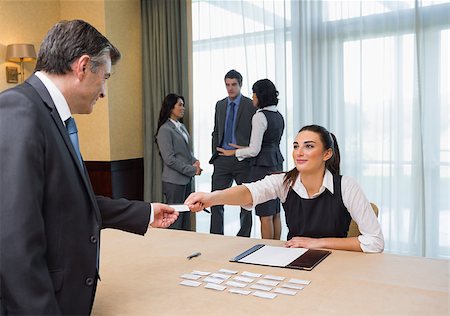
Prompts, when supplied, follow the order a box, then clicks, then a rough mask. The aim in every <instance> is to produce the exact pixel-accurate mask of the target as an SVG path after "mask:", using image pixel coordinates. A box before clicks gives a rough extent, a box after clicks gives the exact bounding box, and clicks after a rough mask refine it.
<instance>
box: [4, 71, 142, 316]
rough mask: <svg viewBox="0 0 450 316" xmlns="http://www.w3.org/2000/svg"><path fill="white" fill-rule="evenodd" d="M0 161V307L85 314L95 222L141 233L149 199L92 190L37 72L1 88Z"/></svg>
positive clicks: (92, 279) (93, 275) (93, 273)
mask: <svg viewBox="0 0 450 316" xmlns="http://www.w3.org/2000/svg"><path fill="white" fill-rule="evenodd" d="M0 168H1V169H0V171H1V172H0V206H1V208H0V216H1V217H0V222H1V223H0V228H1V230H0V277H1V280H0V281H1V287H0V289H1V292H0V314H27V315H28V314H29V315H51V314H61V313H62V314H71V315H85V314H89V313H90V311H91V307H92V302H93V298H94V294H95V288H96V284H97V269H96V262H97V255H98V254H97V249H98V248H97V247H98V243H99V242H100V229H101V228H118V229H122V230H126V231H129V232H134V233H138V234H144V233H145V232H146V230H147V227H148V222H149V216H150V206H149V204H148V203H145V202H140V201H134V202H131V201H127V200H124V199H120V200H112V199H109V198H106V197H99V196H95V195H94V193H93V190H92V187H91V184H90V181H89V178H88V175H87V173H86V171H85V170H83V169H82V168H81V167H80V164H79V163H78V160H77V156H76V154H75V151H74V149H73V146H72V143H71V141H70V139H69V136H68V134H67V132H66V128H65V127H64V125H63V123H62V121H61V119H60V117H59V114H58V112H57V110H56V108H55V105H54V103H53V101H52V99H51V97H50V95H49V93H48V91H47V89H46V88H45V86H44V85H43V84H42V82H41V81H40V80H39V79H38V78H37V77H36V76H35V75H33V76H31V78H30V79H28V80H27V81H26V82H25V83H24V84H21V85H19V86H17V87H15V88H12V89H10V90H7V91H4V92H3V93H1V94H0ZM124 273H126V271H124Z"/></svg>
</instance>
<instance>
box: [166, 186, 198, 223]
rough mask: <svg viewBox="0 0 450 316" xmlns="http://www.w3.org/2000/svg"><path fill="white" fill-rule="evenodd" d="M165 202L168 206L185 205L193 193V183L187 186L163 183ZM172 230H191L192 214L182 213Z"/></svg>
mask: <svg viewBox="0 0 450 316" xmlns="http://www.w3.org/2000/svg"><path fill="white" fill-rule="evenodd" d="M162 191H163V194H164V202H165V203H166V204H183V203H184V200H186V198H187V197H188V196H189V194H191V193H192V186H191V182H189V183H188V184H186V185H180V184H174V183H169V182H164V181H163V182H162ZM169 228H171V229H179V230H191V212H180V215H179V216H178V218H177V220H176V221H175V222H174V223H173V224H172V225H170V226H169Z"/></svg>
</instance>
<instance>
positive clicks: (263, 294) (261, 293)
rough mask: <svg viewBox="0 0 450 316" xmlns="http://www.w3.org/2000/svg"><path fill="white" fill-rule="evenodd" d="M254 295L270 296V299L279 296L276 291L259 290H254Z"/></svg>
mask: <svg viewBox="0 0 450 316" xmlns="http://www.w3.org/2000/svg"><path fill="white" fill-rule="evenodd" d="M252 295H254V296H258V297H262V298H270V299H273V298H275V297H277V295H276V294H274V293H267V292H259V291H255V292H253V294H252Z"/></svg>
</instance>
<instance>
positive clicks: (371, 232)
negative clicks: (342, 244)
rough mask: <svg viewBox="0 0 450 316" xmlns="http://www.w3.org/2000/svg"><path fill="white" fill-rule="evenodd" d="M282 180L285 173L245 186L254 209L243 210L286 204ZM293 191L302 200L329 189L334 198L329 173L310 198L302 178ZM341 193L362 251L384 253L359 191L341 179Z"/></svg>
mask: <svg viewBox="0 0 450 316" xmlns="http://www.w3.org/2000/svg"><path fill="white" fill-rule="evenodd" d="M284 176H285V173H279V174H274V175H269V176H266V177H265V178H264V179H262V180H259V181H256V182H252V183H244V185H245V186H246V187H247V188H248V189H249V190H250V193H251V195H252V198H253V205H244V206H242V207H243V208H245V209H247V210H250V211H251V209H252V208H253V206H254V205H258V204H261V203H264V202H266V201H268V200H272V199H275V198H279V199H280V200H281V202H282V203H283V202H284V201H286V197H287V195H288V192H289V187H288V186H286V185H285V184H284V183H283V181H284ZM292 189H293V190H294V191H295V192H296V193H297V194H298V195H299V196H300V197H301V198H303V199H314V198H316V197H318V196H319V195H320V194H322V193H323V192H324V191H325V189H328V190H329V191H330V192H331V193H332V194H334V186H333V175H332V174H331V172H330V171H329V170H327V171H326V172H325V176H324V177H323V182H322V186H321V187H320V189H319V192H317V193H316V194H314V195H313V196H312V197H309V196H308V193H307V191H306V188H305V187H304V185H303V184H302V182H301V175H300V176H299V177H298V179H297V180H296V181H295V183H294V184H293V186H292ZM341 190H342V192H341V193H342V200H343V202H344V206H345V207H346V208H347V210H348V212H349V213H350V215H351V217H352V219H353V220H354V221H355V222H356V224H357V225H358V229H359V231H360V232H361V235H360V236H358V240H359V242H360V245H361V249H362V250H363V251H364V252H382V251H383V249H384V237H383V232H382V231H381V226H380V223H379V222H378V219H377V217H376V215H375V213H374V212H373V209H372V206H371V205H370V202H369V200H367V198H366V196H365V195H364V192H363V191H362V189H361V187H360V186H359V184H358V183H357V182H356V180H355V179H353V178H351V177H348V176H342V182H341Z"/></svg>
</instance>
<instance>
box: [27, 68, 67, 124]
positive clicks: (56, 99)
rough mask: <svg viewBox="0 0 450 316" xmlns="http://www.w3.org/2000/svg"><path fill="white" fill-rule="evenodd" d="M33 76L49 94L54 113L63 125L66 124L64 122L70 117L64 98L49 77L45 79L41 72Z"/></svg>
mask: <svg viewBox="0 0 450 316" xmlns="http://www.w3.org/2000/svg"><path fill="white" fill-rule="evenodd" d="M35 75H36V77H38V78H39V79H40V80H41V81H42V83H43V84H44V86H45V88H46V89H47V90H48V93H49V94H50V97H51V98H52V100H53V103H55V107H56V111H57V112H58V114H59V117H60V118H61V121H63V123H64V124H66V123H65V121H66V120H67V119H68V118H70V117H71V116H72V114H71V113H70V108H69V105H68V104H67V101H66V98H64V96H63V94H62V93H61V91H60V90H59V89H58V87H57V86H56V85H55V84H54V83H53V81H52V80H51V79H50V78H49V77H47V76H46V75H45V74H44V73H43V72H42V71H37V72H36V73H35Z"/></svg>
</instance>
